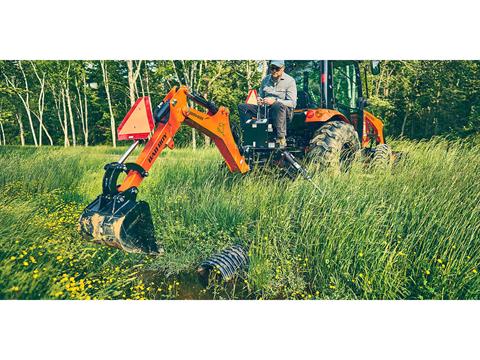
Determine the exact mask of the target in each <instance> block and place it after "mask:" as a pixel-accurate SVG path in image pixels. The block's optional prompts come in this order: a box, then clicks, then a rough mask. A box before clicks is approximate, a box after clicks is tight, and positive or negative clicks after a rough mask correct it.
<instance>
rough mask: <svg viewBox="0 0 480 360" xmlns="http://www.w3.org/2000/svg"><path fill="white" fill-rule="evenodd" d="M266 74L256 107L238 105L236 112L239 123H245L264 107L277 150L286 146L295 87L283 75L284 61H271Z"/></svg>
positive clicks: (289, 79)
mask: <svg viewBox="0 0 480 360" xmlns="http://www.w3.org/2000/svg"><path fill="white" fill-rule="evenodd" d="M269 71H270V74H268V75H267V76H266V77H265V78H264V79H263V80H262V83H261V85H260V89H259V97H258V98H257V105H254V104H240V105H239V106H238V112H239V114H240V121H242V122H245V121H247V120H249V119H251V118H252V116H256V115H257V112H258V107H259V106H266V107H267V109H268V114H269V115H268V117H269V119H270V121H271V122H272V124H273V126H274V128H275V133H276V142H277V144H278V147H279V148H285V147H286V146H287V140H286V137H287V120H291V119H292V117H293V109H295V106H296V103H297V85H296V83H295V79H294V78H293V77H291V76H290V75H288V74H287V73H285V61H284V60H271V61H270V66H269Z"/></svg>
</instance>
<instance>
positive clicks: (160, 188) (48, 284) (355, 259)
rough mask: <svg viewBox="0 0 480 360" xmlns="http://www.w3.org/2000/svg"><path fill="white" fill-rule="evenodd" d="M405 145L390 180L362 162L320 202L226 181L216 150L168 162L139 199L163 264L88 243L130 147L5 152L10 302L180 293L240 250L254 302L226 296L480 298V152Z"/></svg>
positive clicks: (438, 143)
mask: <svg viewBox="0 0 480 360" xmlns="http://www.w3.org/2000/svg"><path fill="white" fill-rule="evenodd" d="M394 147H395V148H396V149H397V150H398V149H401V150H402V151H404V152H405V153H406V154H407V157H406V158H405V159H404V160H402V161H400V162H399V164H398V165H397V166H396V167H395V168H394V169H393V170H392V171H389V172H382V171H377V172H371V171H368V170H366V169H365V168H364V166H363V165H362V164H361V163H358V164H356V165H355V166H354V167H353V169H352V170H351V171H350V172H349V173H347V174H343V173H342V174H329V173H319V174H316V175H315V177H314V181H315V182H316V183H317V184H318V185H319V186H320V187H321V188H322V191H321V192H319V191H316V190H315V188H314V187H313V186H312V185H311V184H309V183H308V182H306V181H304V180H302V179H297V180H295V181H291V180H287V179H282V178H277V177H274V176H272V175H270V174H268V173H265V172H262V171H254V172H252V173H250V174H248V175H246V176H239V175H233V174H229V173H228V172H227V171H226V170H225V167H224V166H222V162H221V158H220V156H219V155H218V152H217V151H216V150H215V149H207V150H198V151H192V150H188V149H176V150H174V151H168V152H165V153H164V154H162V157H161V158H160V159H159V160H158V161H157V163H156V164H155V165H154V167H153V169H152V171H151V176H150V177H148V178H147V179H146V180H145V181H144V183H143V184H142V186H141V188H140V198H141V199H144V200H146V201H148V202H149V204H150V206H151V208H152V213H153V216H154V223H155V226H156V233H157V239H158V241H159V243H160V244H161V245H162V246H163V247H164V249H165V255H164V256H162V257H158V258H151V257H144V256H141V255H130V254H125V253H123V252H121V251H118V250H112V249H105V248H101V247H98V246H96V245H91V244H88V243H85V242H83V241H82V240H81V239H80V237H79V236H78V235H77V233H76V231H75V224H76V221H77V218H78V215H79V214H80V212H81V210H82V209H83V207H84V206H85V205H86V204H87V203H88V202H90V201H91V200H93V199H94V197H95V196H96V195H98V194H99V193H100V191H101V178H102V176H103V171H102V166H103V164H105V163H107V162H111V161H115V160H116V159H117V158H118V155H119V154H120V153H121V152H122V150H121V149H118V150H112V149H108V148H90V149H85V148H77V149H71V148H70V149H60V148H57V149H47V148H44V149H33V148H2V150H0V167H1V169H2V172H1V174H0V186H1V189H2V190H1V195H2V198H3V200H4V201H3V203H2V204H1V205H0V215H1V217H0V235H1V239H0V261H1V268H0V296H1V297H3V298H50V297H52V298H87V297H92V298H154V297H155V298H171V297H176V296H182V294H181V293H180V292H179V291H180V290H179V288H181V287H182V284H181V282H182V281H181V280H179V279H180V278H181V276H180V274H182V273H184V272H189V271H192V270H193V269H194V268H195V266H196V265H197V264H198V263H199V262H200V261H201V260H203V259H205V258H206V257H207V256H209V255H211V254H212V253H215V252H217V251H219V250H220V249H222V248H224V247H226V246H228V245H231V244H234V243H242V244H244V245H245V246H248V248H249V253H250V261H251V264H250V269H249V272H248V274H247V276H246V278H245V279H244V280H241V281H239V283H238V284H237V288H238V287H240V288H244V291H242V292H241V295H235V293H233V294H232V293H230V294H227V295H225V296H230V297H236V296H241V297H248V298H300V299H303V298H306V299H309V298H322V299H326V298H329V299H427V298H428V299H432V298H438V299H472V298H473V299H478V298H479V297H480V277H479V275H478V271H477V270H479V269H478V266H479V262H480V220H479V219H480V205H479V203H480V183H479V181H478V174H479V172H480V160H479V156H480V145H479V144H468V145H467V144H463V143H460V142H447V141H444V140H434V141H429V142H418V143H413V142H398V143H395V144H394ZM60 219H63V220H60ZM39 246H42V248H40V249H39ZM42 249H43V250H42ZM25 251H26V254H23V252H25ZM40 252H42V255H38V254H39V253H40ZM22 254H23V257H20V256H22ZM32 254H33V255H32ZM29 256H33V257H34V258H35V259H36V263H34V264H32V263H31V261H28V259H29ZM59 256H60V257H61V258H60V260H58V257H59ZM65 257H66V259H68V261H67V260H65ZM70 257H71V258H72V259H70ZM14 258H15V259H14ZM25 259H27V260H25ZM24 262H28V265H24ZM43 268H45V270H42V269H43ZM35 270H37V272H36V273H34V271H35ZM146 273H148V274H156V275H158V274H160V280H158V277H157V278H156V280H155V281H153V283H149V282H148V281H149V280H150V279H151V278H148V279H147V278H146V277H145V276H144V274H146ZM35 274H37V275H38V276H34V275H35ZM65 278H67V280H65ZM82 279H83V284H84V285H83V289H82V286H81V285H80V284H79V282H80V280H82ZM87 281H90V283H89V284H88V285H86V284H87ZM67 285H68V288H67ZM89 285H90V288H89V287H88V286H89ZM185 286H186V287H188V284H185ZM72 288H73V289H74V291H70V290H71V289H72ZM72 294H73V295H72ZM193 296H195V295H193Z"/></svg>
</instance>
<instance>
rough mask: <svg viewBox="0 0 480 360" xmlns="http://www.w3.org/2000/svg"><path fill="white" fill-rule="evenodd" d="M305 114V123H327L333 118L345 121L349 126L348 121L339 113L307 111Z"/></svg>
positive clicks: (325, 110)
mask: <svg viewBox="0 0 480 360" xmlns="http://www.w3.org/2000/svg"><path fill="white" fill-rule="evenodd" d="M302 112H305V115H306V118H305V122H306V123H315V122H327V121H329V120H331V119H332V118H333V117H336V118H339V119H340V120H342V121H345V122H346V123H347V124H350V121H349V120H348V119H347V118H346V117H345V115H343V114H342V113H341V112H340V111H337V110H332V109H309V110H307V111H304V110H302Z"/></svg>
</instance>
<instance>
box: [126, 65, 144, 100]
mask: <svg viewBox="0 0 480 360" xmlns="http://www.w3.org/2000/svg"><path fill="white" fill-rule="evenodd" d="M127 68H128V93H129V95H130V106H133V104H135V100H136V98H137V97H138V90H137V79H138V76H139V75H140V70H141V68H142V60H139V61H138V63H137V64H134V62H133V60H127Z"/></svg>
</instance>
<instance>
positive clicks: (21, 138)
mask: <svg viewBox="0 0 480 360" xmlns="http://www.w3.org/2000/svg"><path fill="white" fill-rule="evenodd" d="M15 118H16V119H17V122H18V128H19V130H20V144H21V145H22V146H25V131H24V130H23V123H22V115H19V114H15Z"/></svg>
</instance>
